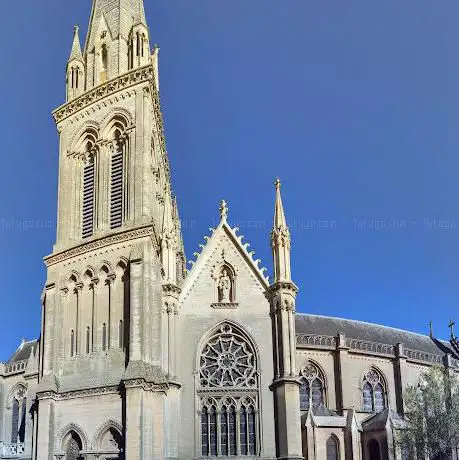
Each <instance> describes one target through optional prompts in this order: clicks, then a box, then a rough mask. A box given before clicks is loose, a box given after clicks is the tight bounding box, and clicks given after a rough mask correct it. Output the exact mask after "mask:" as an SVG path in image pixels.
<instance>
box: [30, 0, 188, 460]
mask: <svg viewBox="0 0 459 460" xmlns="http://www.w3.org/2000/svg"><path fill="white" fill-rule="evenodd" d="M158 54H159V48H157V47H155V48H154V49H153V51H151V48H150V35H149V29H148V27H147V23H146V17H145V11H144V5H143V0H93V5H92V11H91V17H90V22H89V29H88V33H87V37H86V41H85V46H84V49H83V50H82V48H81V46H80V39H79V30H78V27H76V28H75V31H74V37H73V45H72V49H71V54H70V58H69V61H68V63H67V68H66V85H67V88H66V89H67V91H66V100H67V102H66V103H65V104H64V105H62V106H60V107H59V108H57V109H56V110H55V111H54V112H53V116H54V119H55V121H56V124H57V130H58V133H59V190H58V217H57V236H56V242H55V244H54V247H53V251H52V253H51V254H50V255H49V256H47V257H46V258H45V263H46V266H47V281H46V286H45V289H44V295H43V319H42V334H41V342H42V346H41V347H40V350H41V356H40V382H39V391H38V405H37V409H36V414H35V415H36V416H35V431H36V440H37V442H36V445H35V458H37V459H43V460H45V459H48V458H56V457H53V456H56V455H57V456H58V457H59V456H61V457H63V456H65V455H66V449H69V448H70V447H69V446H71V447H72V449H74V450H75V449H77V450H80V451H81V452H84V453H85V454H84V455H85V458H92V457H91V456H94V458H95V457H97V455H99V454H100V452H99V451H100V450H101V449H102V447H101V446H102V445H103V443H104V439H105V438H104V436H105V434H104V433H105V431H107V430H109V431H110V430H111V431H110V433H111V434H110V436H112V438H113V439H114V444H113V443H112V444H110V446H112V447H113V446H117V447H116V448H117V449H118V453H119V455H122V453H124V454H125V456H126V457H127V458H129V459H130V460H131V459H132V460H134V459H140V458H163V455H168V456H171V457H172V456H173V455H174V452H173V450H174V447H173V445H174V440H173V439H172V440H171V438H173V437H171V436H170V434H168V435H167V436H166V435H165V431H166V428H165V427H166V426H167V425H168V424H169V425H170V424H171V423H172V421H171V420H169V419H168V417H170V416H169V415H168V414H173V413H176V412H177V410H174V404H176V402H175V401H176V399H177V396H176V394H175V393H176V392H177V391H178V390H177V388H178V387H179V385H178V383H177V382H176V379H175V378H174V377H175V375H176V362H177V358H176V346H175V343H176V332H175V324H176V316H177V314H178V311H177V307H176V305H177V299H178V295H179V293H180V285H181V283H182V280H183V276H184V265H185V259H184V251H183V242H182V237H181V231H180V226H179V216H178V211H177V205H176V200H175V197H174V195H173V193H172V190H171V182H170V171H169V162H168V156H167V152H166V147H165V140H164V132H163V121H162V115H161V110H160V101H159V93H158V90H159V89H158V87H159V78H158ZM82 398H84V399H82ZM168 408H170V410H168ZM104 430H105V431H104ZM98 437H99V438H100V439H99V438H98ZM140 439H141V440H142V442H140ZM169 444H171V445H172V447H171V446H170V445H169ZM115 453H116V449H115V451H114V454H115ZM104 455H105V453H104ZM112 457H113V456H110V458H112Z"/></svg>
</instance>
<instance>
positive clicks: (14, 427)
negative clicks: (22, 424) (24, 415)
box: [11, 398, 19, 444]
mask: <svg viewBox="0 0 459 460" xmlns="http://www.w3.org/2000/svg"><path fill="white" fill-rule="evenodd" d="M18 435H19V401H18V400H17V399H16V398H14V399H13V407H12V414H11V443H12V444H16V443H17V442H18Z"/></svg>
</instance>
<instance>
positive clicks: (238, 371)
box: [198, 324, 259, 457]
mask: <svg viewBox="0 0 459 460" xmlns="http://www.w3.org/2000/svg"><path fill="white" fill-rule="evenodd" d="M199 366H200V370H199V376H200V381H199V383H200V386H199V389H198V393H199V394H200V397H201V398H200V399H201V424H200V425H201V449H200V450H201V453H202V455H203V456H205V457H208V456H211V457H215V456H239V455H241V456H247V455H257V454H258V450H259V445H258V444H259V442H258V439H259V438H258V436H259V435H258V423H257V417H258V402H257V401H258V391H257V387H258V380H257V379H258V377H257V368H256V354H255V350H254V348H253V346H252V345H251V343H250V341H249V340H248V339H247V338H246V337H245V335H244V334H243V333H242V331H240V330H239V329H238V328H236V327H234V326H233V325H230V324H224V325H222V326H220V327H219V328H218V329H217V330H216V331H215V333H214V334H213V335H211V337H210V339H209V340H208V341H207V343H206V344H205V345H204V347H203V350H202V352H201V355H200V360H199ZM209 389H212V396H211V397H209V396H208V394H209V393H208V392H209ZM228 390H232V391H231V395H229V394H228Z"/></svg>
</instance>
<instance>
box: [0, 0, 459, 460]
mask: <svg viewBox="0 0 459 460" xmlns="http://www.w3.org/2000/svg"><path fill="white" fill-rule="evenodd" d="M158 54H159V49H158V48H154V49H153V50H152V51H151V48H150V32H149V29H148V26H147V22H146V17H145V11H144V5H143V0H93V5H92V12H91V17H90V23H89V29H88V34H87V37H86V40H85V44H84V47H83V48H82V47H81V44H80V37H79V30H78V28H75V31H74V36H73V44H72V48H71V53H70V57H69V61H68V63H67V76H66V85H67V88H66V89H67V91H66V100H67V102H66V103H65V104H64V105H62V106H61V107H59V108H57V109H56V110H55V111H54V113H53V115H54V118H55V121H56V125H57V130H58V133H59V141H60V142H59V145H60V152H59V190H58V223H57V234H56V241H55V244H54V246H53V248H52V252H51V254H50V255H48V256H47V257H45V264H46V269H47V280H46V285H45V287H44V291H43V296H42V311H43V315H42V324H41V334H40V338H39V340H38V341H32V342H25V341H24V342H23V343H22V344H21V345H20V346H19V348H18V349H17V351H16V352H15V353H14V354H13V355H12V357H11V358H10V359H9V360H8V362H7V363H5V364H0V458H21V459H33V460H64V459H65V460H76V459H87V460H104V459H105V460H112V459H113V460H114V459H127V460H150V459H164V460H166V459H168V460H172V459H177V460H179V459H180V460H190V459H194V458H196V459H206V458H240V459H255V458H259V459H264V460H274V459H279V460H281V459H283V460H300V459H302V458H306V459H308V460H325V459H327V460H343V459H346V460H351V459H355V460H379V459H391V460H392V459H394V460H395V459H399V458H402V456H401V452H399V451H397V448H396V446H395V444H394V437H395V432H396V430H397V429H399V428H400V426H402V423H403V422H402V417H403V413H404V406H403V389H404V388H405V387H406V386H407V385H408V384H416V383H417V382H418V379H419V376H420V374H421V373H422V372H424V371H425V370H426V369H428V368H429V366H432V365H443V366H445V367H446V368H448V369H449V370H451V371H453V372H458V371H459V359H458V358H459V357H458V351H459V345H458V344H459V342H458V341H457V339H456V338H454V337H452V343H451V344H449V343H446V342H441V341H438V340H436V339H435V338H433V336H432V335H431V336H430V337H427V336H422V335H418V334H413V333H410V332H407V331H400V330H396V329H391V328H385V327H383V326H376V325H372V324H368V323H361V322H358V321H351V320H342V319H338V318H326V317H321V316H315V315H303V314H298V313H297V312H296V310H297V307H296V295H297V292H298V287H297V286H296V284H295V283H294V281H293V277H292V273H294V270H293V271H292V267H291V264H290V253H291V250H292V247H291V238H290V232H289V229H288V226H287V219H286V215H285V212H284V206H283V203H282V197H281V185H280V181H279V180H277V181H276V184H275V204H274V221H273V229H272V232H271V235H270V242H271V249H272V253H273V278H272V280H269V278H268V277H267V276H266V269H265V268H262V267H261V266H260V261H259V260H257V259H255V258H254V252H253V251H251V250H250V249H249V244H248V243H246V242H245V241H244V239H243V236H242V235H240V234H239V233H238V229H237V228H232V227H231V226H230V224H229V222H228V212H229V210H228V205H227V204H226V203H225V202H224V201H223V202H222V203H221V207H220V223H219V225H218V226H217V228H215V229H212V233H211V235H210V236H208V237H206V242H205V244H204V245H202V251H201V253H200V254H199V255H197V259H196V261H194V263H193V264H192V267H191V269H190V270H189V271H187V270H186V259H185V250H184V244H183V238H182V233H181V229H180V218H179V213H178V205H177V199H176V197H175V196H174V193H173V190H172V186H171V178H170V170H169V161H168V154H167V151H166V144H165V139H164V131H163V121H162V115H161V109H160V102H159V92H158V91H159V72H158Z"/></svg>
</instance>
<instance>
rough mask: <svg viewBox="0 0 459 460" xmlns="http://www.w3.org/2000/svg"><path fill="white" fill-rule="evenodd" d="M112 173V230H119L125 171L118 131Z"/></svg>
mask: <svg viewBox="0 0 459 460" xmlns="http://www.w3.org/2000/svg"><path fill="white" fill-rule="evenodd" d="M112 145H113V150H112V158H111V171H110V228H112V229H114V228H119V227H121V225H122V224H123V179H124V178H123V176H124V174H123V170H124V155H123V145H122V144H121V139H120V133H119V131H116V133H115V139H114V140H113V144H112Z"/></svg>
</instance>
